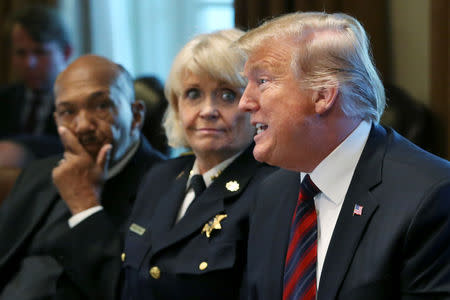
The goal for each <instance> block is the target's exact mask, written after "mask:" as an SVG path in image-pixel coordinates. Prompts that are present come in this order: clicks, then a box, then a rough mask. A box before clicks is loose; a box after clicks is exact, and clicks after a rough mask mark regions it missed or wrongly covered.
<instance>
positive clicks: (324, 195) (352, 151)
mask: <svg viewBox="0 0 450 300" xmlns="http://www.w3.org/2000/svg"><path fill="white" fill-rule="evenodd" d="M370 128H371V123H370V122H366V121H362V122H361V123H360V124H359V125H358V127H357V128H356V129H355V130H354V131H353V132H352V133H351V134H350V135H349V136H348V137H347V138H346V139H345V140H344V141H343V142H342V143H341V144H340V145H339V146H338V147H337V148H336V149H334V150H333V152H331V153H330V154H329V155H328V156H327V157H326V158H325V159H324V160H322V161H321V162H320V164H319V165H318V166H317V167H316V168H315V169H314V170H313V171H312V172H311V173H310V177H311V180H312V181H313V182H314V184H315V185H316V186H317V187H318V188H319V189H320V191H321V193H320V194H318V195H317V196H316V197H314V204H315V206H316V212H317V277H316V278H317V288H319V281H320V276H321V273H322V268H323V263H324V261H325V256H326V254H327V250H328V246H329V244H330V240H331V236H332V234H333V230H334V227H335V225H336V221H337V219H338V216H339V213H340V211H341V208H342V203H343V202H344V198H345V195H346V194H347V190H348V188H349V186H350V182H351V180H352V177H353V173H354V172H355V169H356V165H357V164H358V161H359V158H360V156H361V153H362V151H363V149H364V146H365V145H366V142H367V138H368V137H369V133H370ZM305 175H306V173H300V180H302V179H303V177H304V176H305ZM349 213H351V212H349Z"/></svg>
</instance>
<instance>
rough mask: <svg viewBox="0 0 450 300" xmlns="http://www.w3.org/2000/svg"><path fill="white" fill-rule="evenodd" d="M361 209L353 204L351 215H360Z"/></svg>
mask: <svg viewBox="0 0 450 300" xmlns="http://www.w3.org/2000/svg"><path fill="white" fill-rule="evenodd" d="M362 210H363V207H362V206H361V205H359V204H355V208H354V209H353V215H358V216H360V215H362Z"/></svg>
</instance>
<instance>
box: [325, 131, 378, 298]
mask: <svg viewBox="0 0 450 300" xmlns="http://www.w3.org/2000/svg"><path fill="white" fill-rule="evenodd" d="M385 144H386V132H385V130H384V129H383V128H382V127H380V126H377V125H374V126H373V127H372V130H371V133H370V135H369V139H368V141H367V144H366V146H365V148H364V151H363V153H362V155H361V158H360V160H359V162H358V165H357V166H356V169H355V173H354V174H353V178H352V181H351V184H350V187H349V189H348V191H347V194H346V197H345V199H344V203H343V205H342V208H341V212H340V214H339V218H338V220H337V223H336V226H335V228H334V231H333V236H332V238H331V241H330V245H329V247H328V250H327V255H326V257H325V262H324V266H323V270H322V275H321V278H320V284H319V290H318V297H317V299H319V300H328V299H335V298H336V297H337V294H338V292H339V288H340V286H341V284H342V282H343V280H344V278H345V275H346V273H347V270H348V268H349V266H350V264H351V261H352V259H353V255H354V254H355V251H356V249H357V247H358V244H359V241H360V240H361V238H362V236H363V233H364V231H365V228H366V226H367V225H368V224H369V222H370V219H371V216H372V215H373V213H374V212H375V211H376V209H377V207H378V202H377V201H376V199H375V198H374V197H373V196H372V194H371V189H372V188H373V187H375V186H376V185H378V184H379V183H380V182H381V172H382V162H383V157H384V153H385ZM355 204H358V205H361V206H363V213H362V215H361V216H359V215H353V210H354V207H355Z"/></svg>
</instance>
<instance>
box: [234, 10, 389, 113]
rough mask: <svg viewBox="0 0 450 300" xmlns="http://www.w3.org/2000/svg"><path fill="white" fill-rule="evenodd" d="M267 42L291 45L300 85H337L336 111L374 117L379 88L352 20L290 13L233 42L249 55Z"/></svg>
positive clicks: (381, 96) (380, 107) (381, 98)
mask: <svg viewBox="0 0 450 300" xmlns="http://www.w3.org/2000/svg"><path fill="white" fill-rule="evenodd" d="M268 40H279V41H289V42H290V43H291V44H294V45H295V46H294V47H295V50H294V51H293V54H292V58H291V59H292V60H291V68H292V71H293V72H294V74H295V75H296V76H297V78H298V79H299V84H300V87H302V88H306V89H311V90H320V89H322V88H327V87H331V86H335V87H338V90H339V97H340V99H341V109H342V111H343V112H344V113H345V114H346V115H347V116H349V117H359V118H362V119H364V120H372V121H374V122H378V121H379V120H380V117H381V115H382V113H383V111H384V108H385V103H386V99H385V93H384V87H383V84H382V82H381V79H380V77H379V75H378V72H377V70H376V68H375V65H374V63H373V58H372V54H371V49H370V45H369V40H368V38H367V35H366V33H365V31H364V28H363V27H362V25H361V24H360V23H359V22H358V21H357V20H356V19H355V18H353V17H351V16H349V15H346V14H342V13H335V14H327V13H325V12H296V13H291V14H287V15H284V16H281V17H278V18H274V19H272V20H268V21H266V22H265V23H264V24H262V25H261V26H259V27H258V28H256V29H253V30H251V31H249V32H248V33H247V34H245V35H244V36H243V37H241V38H240V39H239V41H238V42H237V45H238V47H239V48H240V49H241V50H243V52H244V53H245V54H246V55H249V54H251V53H252V52H253V51H256V50H257V49H260V48H261V47H264V44H265V43H266V42H267V41H268Z"/></svg>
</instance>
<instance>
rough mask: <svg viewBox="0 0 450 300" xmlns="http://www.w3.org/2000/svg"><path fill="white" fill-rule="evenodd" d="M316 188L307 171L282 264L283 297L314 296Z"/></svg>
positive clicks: (301, 298)
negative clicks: (283, 264) (283, 263)
mask: <svg viewBox="0 0 450 300" xmlns="http://www.w3.org/2000/svg"><path fill="white" fill-rule="evenodd" d="M319 192H320V190H319V189H318V188H317V186H316V185H315V184H314V183H313V182H312V181H311V178H310V177H309V175H306V176H305V178H303V181H302V184H301V186H300V192H299V195H298V201H297V206H296V208H295V212H294V216H293V218H292V224H291V232H290V235H289V247H288V251H287V254H286V261H285V267H284V286H283V300H294V299H295V300H310V299H315V298H316V265H317V215H316V209H315V206H314V196H315V195H317V194H318V193H319Z"/></svg>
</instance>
